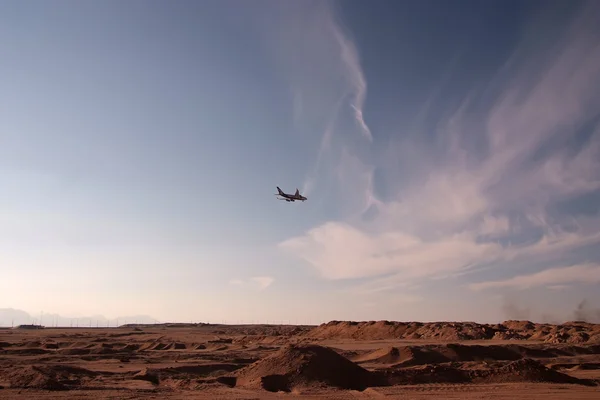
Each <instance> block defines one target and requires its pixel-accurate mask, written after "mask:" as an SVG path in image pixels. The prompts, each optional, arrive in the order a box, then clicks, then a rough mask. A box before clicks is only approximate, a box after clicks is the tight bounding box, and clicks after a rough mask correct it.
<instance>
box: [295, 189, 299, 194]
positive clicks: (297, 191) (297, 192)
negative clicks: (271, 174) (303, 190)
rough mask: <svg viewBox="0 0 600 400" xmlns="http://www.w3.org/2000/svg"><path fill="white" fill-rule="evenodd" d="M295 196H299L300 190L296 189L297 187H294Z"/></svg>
mask: <svg viewBox="0 0 600 400" xmlns="http://www.w3.org/2000/svg"><path fill="white" fill-rule="evenodd" d="M295 195H296V196H300V191H299V190H298V188H296V194H295Z"/></svg>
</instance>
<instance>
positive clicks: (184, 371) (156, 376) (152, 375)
mask: <svg viewBox="0 0 600 400" xmlns="http://www.w3.org/2000/svg"><path fill="white" fill-rule="evenodd" d="M240 368H242V366H241V365H238V364H227V363H218V364H197V365H181V366H177V367H168V368H144V369H143V370H141V371H139V372H137V373H135V374H134V375H133V378H134V379H139V380H145V381H149V382H152V383H154V384H159V383H161V382H162V381H164V380H166V379H167V380H171V381H184V380H194V379H198V378H204V377H215V376H216V377H220V376H223V375H225V374H227V373H230V372H233V371H235V370H238V369H240Z"/></svg>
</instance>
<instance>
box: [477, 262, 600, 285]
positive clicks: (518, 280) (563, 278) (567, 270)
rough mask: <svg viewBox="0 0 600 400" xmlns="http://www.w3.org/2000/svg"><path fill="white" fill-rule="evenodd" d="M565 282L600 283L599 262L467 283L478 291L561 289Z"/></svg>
mask: <svg viewBox="0 0 600 400" xmlns="http://www.w3.org/2000/svg"><path fill="white" fill-rule="evenodd" d="M565 283H588V284H596V283H600V264H596V263H587V264H580V265H572V266H569V267H560V268H550V269H547V270H544V271H540V272H537V273H534V274H530V275H519V276H515V277H513V278H510V279H505V280H500V281H489V282H478V283H473V284H471V285H469V288H470V289H471V290H475V291H479V290H484V289H491V288H514V289H521V290H523V289H529V288H532V287H536V286H548V287H549V288H551V289H555V290H556V289H563V288H564V284H565Z"/></svg>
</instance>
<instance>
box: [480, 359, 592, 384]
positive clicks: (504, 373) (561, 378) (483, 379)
mask: <svg viewBox="0 0 600 400" xmlns="http://www.w3.org/2000/svg"><path fill="white" fill-rule="evenodd" d="M471 374H472V381H473V382H474V383H509V382H546V383H571V384H584V385H592V386H593V385H595V384H594V383H593V382H592V381H588V380H584V379H577V378H574V377H572V376H569V375H566V374H563V373H561V372H558V371H555V370H553V369H550V368H547V367H545V366H544V365H542V364H540V363H539V362H538V361H535V360H532V359H530V358H524V359H522V360H517V361H513V362H510V363H508V364H506V365H503V366H501V367H498V368H492V369H489V370H477V371H472V372H471Z"/></svg>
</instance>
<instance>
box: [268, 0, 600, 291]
mask: <svg viewBox="0 0 600 400" xmlns="http://www.w3.org/2000/svg"><path fill="white" fill-rule="evenodd" d="M586 7H587V8H584V9H583V10H582V11H581V13H580V14H579V15H578V16H576V18H574V19H573V21H572V23H571V24H570V25H569V27H568V28H567V29H566V30H565V32H564V35H563V37H562V38H561V40H560V41H557V42H556V43H553V44H552V45H544V46H545V47H543V48H538V47H535V48H534V47H532V45H531V44H530V42H528V40H527V37H526V39H524V40H523V42H522V44H521V46H519V47H518V48H517V50H516V51H515V54H514V56H513V58H512V60H511V62H510V63H508V64H507V67H506V70H504V71H501V74H500V75H499V76H498V78H497V81H496V82H493V83H490V86H489V87H488V88H485V90H486V93H487V94H488V95H489V93H492V92H493V90H495V88H497V87H498V85H497V83H498V81H500V80H502V81H503V82H504V83H505V85H503V89H502V90H501V91H499V92H498V93H496V95H495V97H494V99H495V101H492V102H490V105H489V107H488V108H487V109H484V110H481V106H480V105H479V104H478V106H479V110H478V112H476V113H475V112H474V111H473V110H472V107H473V106H474V104H473V101H474V100H473V99H475V98H478V96H477V94H479V93H471V94H470V95H469V96H468V97H467V99H466V100H465V102H464V103H463V104H462V106H461V107H460V108H459V109H458V111H456V112H455V113H454V115H452V116H451V117H450V118H448V119H447V120H446V121H444V122H443V123H441V124H440V125H439V126H438V127H437V130H436V138H435V143H433V144H432V145H431V146H422V145H420V142H419V141H418V140H417V139H415V136H413V135H400V139H397V141H396V143H392V144H391V145H390V146H387V148H386V149H385V150H384V151H383V152H381V153H380V154H378V155H379V156H381V157H382V158H381V159H380V160H377V158H376V157H371V159H370V160H369V159H367V158H366V156H364V154H367V153H369V151H373V149H367V147H366V146H368V145H369V144H368V143H366V142H360V141H357V140H356V135H355V133H356V132H353V131H352V130H350V131H348V130H347V129H341V128H340V126H342V124H343V122H344V120H342V118H344V114H343V113H341V112H340V111H339V110H340V109H343V107H341V108H340V107H339V103H335V102H333V103H331V104H334V103H335V106H331V107H329V108H327V110H326V111H324V114H323V115H326V116H327V118H325V119H326V120H327V121H329V125H327V129H326V130H325V135H324V137H327V144H328V146H329V147H328V148H327V149H328V151H327V153H325V152H324V146H323V145H322V146H321V147H320V148H319V149H318V153H319V159H320V158H321V157H323V158H327V162H328V163H324V164H326V165H329V166H330V172H332V173H331V176H333V177H334V178H335V179H334V184H333V185H329V186H327V189H328V190H330V189H331V187H335V189H336V193H337V197H336V198H335V199H334V200H335V201H338V202H339V203H340V207H341V210H342V211H343V213H344V215H345V216H346V218H345V219H344V220H342V221H328V222H325V223H323V224H322V225H319V226H316V227H314V228H313V229H310V230H309V231H308V232H306V233H305V234H304V235H301V236H298V237H294V238H290V239H288V240H285V241H283V242H282V243H280V246H281V247H282V248H284V249H286V250H287V251H289V252H290V253H291V254H293V255H295V256H297V257H300V258H302V259H304V260H305V261H306V262H307V263H309V264H310V265H311V266H312V267H313V268H315V269H316V270H317V271H318V272H319V273H320V275H321V276H322V277H323V278H325V279H353V278H371V279H375V280H374V281H372V282H370V283H368V284H367V286H366V287H368V288H369V290H373V291H377V290H379V289H387V288H391V287H394V286H401V285H403V284H406V283H410V282H416V281H418V280H419V279H422V278H424V277H440V276H448V275H453V274H460V273H464V272H466V271H469V270H470V269H472V268H475V267H479V266H482V265H484V264H486V263H491V262H499V261H504V262H507V261H513V260H516V259H520V260H521V261H524V262H527V261H530V262H539V261H540V260H546V259H549V258H553V259H554V260H555V262H560V261H559V260H560V257H561V256H562V255H564V254H566V253H567V252H569V251H572V250H574V249H577V248H578V247H581V246H583V245H588V244H593V243H597V242H600V224H593V223H591V222H590V221H592V220H596V221H597V222H600V218H598V217H600V216H598V217H589V216H588V217H585V216H584V217H581V216H577V215H570V214H568V213H567V214H557V213H554V214H552V213H550V212H549V211H548V206H549V205H552V204H555V203H556V202H558V201H563V200H568V199H571V198H574V197H576V196H579V195H581V194H585V193H590V192H593V191H594V190H598V189H600V126H596V127H595V131H593V132H592V134H591V136H590V137H589V143H588V144H587V145H586V146H583V147H582V148H580V149H579V150H577V147H568V146H567V144H569V141H573V140H575V135H576V133H577V131H578V129H580V128H582V127H583V125H584V124H586V123H590V122H591V121H593V118H595V116H596V115H597V111H598V110H599V109H600V45H599V44H598V43H600V24H595V22H596V21H595V20H594V19H595V18H596V19H597V17H596V16H597V15H599V14H598V11H599V10H600V4H598V3H589V4H588V5H587V6H586ZM333 21H334V20H333V19H332V18H331V15H330V14H328V15H327V16H326V17H323V18H321V19H318V23H319V24H322V25H319V26H321V27H322V28H323V29H322V30H321V32H324V33H327V32H329V33H333V37H334V40H332V39H331V38H328V37H327V36H323V37H320V38H319V39H318V41H317V42H316V43H313V44H312V45H314V46H317V47H318V48H319V49H322V46H323V43H329V44H332V43H333V44H336V43H337V44H339V45H340V46H341V56H340V57H341V58H340V59H337V58H336V57H338V56H339V54H338V53H337V51H338V50H340V47H336V46H335V45H332V46H330V48H333V49H337V50H336V51H334V52H333V53H332V54H334V55H333V56H326V55H325V54H324V53H323V52H318V54H319V55H320V56H321V57H322V58H321V59H319V60H317V59H313V61H314V62H317V63H319V62H320V63H322V66H323V68H324V69H325V70H327V71H328V74H329V75H328V76H335V73H336V71H337V73H338V74H340V75H341V76H342V77H344V78H346V80H344V79H341V80H340V79H337V80H335V82H341V83H340V84H339V86H335V85H333V86H332V85H327V84H326V85H325V86H324V87H322V88H321V89H323V92H324V93H329V94H331V93H339V92H340V91H341V92H342V93H351V94H352V96H351V97H352V100H351V103H350V105H351V106H353V107H356V112H355V113H354V116H353V118H354V119H355V120H360V121H362V105H363V104H364V100H365V96H366V80H365V78H364V74H363V73H362V70H361V67H360V64H359V59H358V56H357V51H356V48H355V46H354V45H353V44H352V42H351V41H350V40H349V39H347V38H345V37H344V36H343V33H342V31H341V30H340V29H339V27H338V25H336V24H335V23H333ZM325 28H327V29H325ZM328 41H329V42H328ZM305 45H306V46H308V47H310V45H311V44H310V43H309V44H306V43H305ZM306 54H309V55H310V54H312V53H311V52H306ZM328 57H329V58H328ZM331 57H333V59H332V58H331ZM340 60H341V62H340ZM523 60H525V61H523ZM336 68H337V69H336ZM507 76H510V79H507V78H506V77H507ZM532 76H533V77H535V78H533V79H532ZM305 83H306V82H305ZM308 86H309V87H312V86H311V85H308ZM303 93H304V92H303ZM315 95H316V94H315ZM330 97H331V98H335V99H336V101H339V99H340V97H336V96H330ZM341 99H342V100H343V99H344V97H343V96H342V97H341ZM358 111H360V112H358ZM421 120H422V118H421ZM331 121H337V123H331ZM345 122H346V123H345V124H343V127H344V128H346V127H347V126H349V122H350V121H345ZM363 122H364V121H363ZM359 128H360V129H359V132H358V133H360V134H362V135H363V136H366V133H365V132H367V131H365V129H364V127H361V126H360V124H359ZM367 129H368V128H367ZM368 132H369V135H368V136H369V137H370V138H372V136H371V133H370V131H368ZM334 138H335V139H336V140H334ZM577 140H580V139H577ZM575 141H576V140H575ZM474 142H476V143H478V144H477V145H475V144H473V143H474ZM322 143H323V142H322ZM357 143H358V144H357ZM334 144H335V146H334ZM357 146H358V147H357ZM357 148H358V149H363V150H364V151H358V150H357ZM396 150H398V151H396ZM373 160H376V161H373ZM376 167H378V168H379V169H380V172H382V173H383V174H384V175H385V176H386V177H387V178H388V179H387V181H389V182H395V183H394V185H393V186H395V187H393V189H396V190H395V192H396V193H395V196H391V197H390V198H388V199H387V200H386V201H382V200H381V199H379V198H378V196H377V195H376V194H375V189H374V185H373V181H374V179H373V178H374V171H375V168H376ZM405 171H411V172H412V175H411V174H409V173H406V172H405ZM327 176H329V175H327ZM398 176H402V177H403V180H400V179H398ZM322 179H325V178H322ZM392 194H393V193H392ZM368 209H374V210H376V211H377V212H376V213H375V216H374V217H372V218H371V219H369V220H368V221H365V220H362V219H361V216H362V214H363V213H364V212H365V211H366V210H368ZM540 234H541V236H540ZM368 285H371V286H368Z"/></svg>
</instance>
